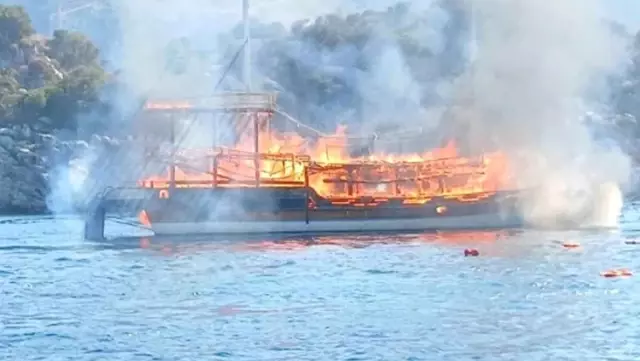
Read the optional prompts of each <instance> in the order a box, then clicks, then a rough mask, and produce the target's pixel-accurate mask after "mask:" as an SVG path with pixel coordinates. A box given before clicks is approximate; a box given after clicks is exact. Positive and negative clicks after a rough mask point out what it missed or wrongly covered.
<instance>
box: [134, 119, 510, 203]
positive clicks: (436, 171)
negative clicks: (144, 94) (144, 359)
mask: <svg viewBox="0 0 640 361" xmlns="http://www.w3.org/2000/svg"><path fill="white" fill-rule="evenodd" d="M256 131H257V132H258V136H257V137H256ZM348 143H349V138H348V137H347V134H346V128H344V127H340V128H338V129H337V131H336V132H335V134H333V135H331V136H325V137H319V138H317V139H314V140H309V139H305V138H304V137H302V136H300V135H299V134H297V133H291V132H289V133H283V132H277V131H275V130H273V129H270V128H268V127H257V126H256V128H254V131H253V132H251V131H249V132H245V133H244V134H242V135H241V136H240V138H239V140H238V141H237V142H236V144H235V146H233V147H231V148H229V147H215V148H210V149H185V150H182V151H180V152H179V153H178V154H177V155H176V157H175V163H174V164H173V166H169V167H168V169H167V171H166V172H165V173H164V174H161V175H155V176H151V177H147V178H145V179H143V180H141V181H140V182H139V185H140V186H142V187H150V188H159V189H162V188H168V187H169V186H170V185H171V184H172V183H173V185H174V186H175V187H178V188H183V187H198V188H203V187H204V188H212V187H306V186H309V187H311V188H313V189H314V190H315V191H316V192H317V193H318V194H319V195H321V196H323V197H326V198H328V199H330V200H331V201H332V202H334V203H336V204H340V203H341V202H342V203H344V204H355V205H357V204H359V203H362V199H364V198H369V200H368V201H367V204H371V203H375V202H378V201H384V200H388V199H391V198H401V199H403V201H404V202H405V203H407V204H411V203H413V204H423V203H426V202H428V201H429V200H430V199H431V198H432V197H434V196H445V197H451V198H456V199H459V200H460V201H470V202H472V201H476V200H478V199H481V198H484V197H489V196H490V195H492V194H493V193H494V192H496V191H498V190H500V189H505V188H506V187H507V177H506V175H507V160H506V157H505V155H504V154H502V153H500V152H495V153H487V154H483V155H481V156H478V157H473V158H467V157H461V156H459V154H458V152H457V148H456V145H455V143H454V142H453V141H451V142H449V143H448V144H447V145H446V146H445V147H442V148H437V149H433V150H431V151H429V152H425V153H423V154H404V155H397V154H384V153H375V152H374V153H373V154H369V155H366V156H360V157H353V156H350V155H349V151H348V150H349V149H348V145H349V144H348ZM256 147H257V149H258V152H256V151H255V150H256Z"/></svg>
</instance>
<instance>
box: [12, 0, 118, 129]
mask: <svg viewBox="0 0 640 361" xmlns="http://www.w3.org/2000/svg"><path fill="white" fill-rule="evenodd" d="M0 60H1V61H2V66H3V68H2V69H1V70H0V127H2V126H6V125H10V124H25V123H26V124H30V125H34V124H36V123H38V124H39V125H40V126H43V125H44V126H45V127H52V128H54V129H60V128H66V129H73V128H75V126H76V119H77V117H78V116H79V115H80V114H82V113H83V112H90V111H92V110H93V109H94V108H95V107H96V106H101V105H102V104H101V101H100V97H99V94H100V91H101V89H102V88H103V86H104V84H105V82H106V73H105V71H104V70H103V69H102V68H101V66H100V63H99V51H98V49H97V47H96V46H95V45H94V44H93V43H92V42H91V41H90V40H89V39H88V38H87V37H86V36H84V35H83V34H80V33H77V32H71V31H66V30H57V31H56V32H55V33H54V35H53V37H52V38H51V39H46V38H44V37H42V36H39V35H37V34H35V33H34V30H33V28H32V27H31V21H30V19H29V16H28V15H27V14H26V12H25V11H24V9H22V8H21V7H17V6H2V5H0ZM3 123H4V124H3Z"/></svg>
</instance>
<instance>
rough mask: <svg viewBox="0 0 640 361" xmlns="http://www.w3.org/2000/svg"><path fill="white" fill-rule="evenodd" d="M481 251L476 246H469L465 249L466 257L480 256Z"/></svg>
mask: <svg viewBox="0 0 640 361" xmlns="http://www.w3.org/2000/svg"><path fill="white" fill-rule="evenodd" d="M479 255H480V252H479V251H478V250H477V249H475V248H467V249H465V250H464V256H465V257H478V256H479Z"/></svg>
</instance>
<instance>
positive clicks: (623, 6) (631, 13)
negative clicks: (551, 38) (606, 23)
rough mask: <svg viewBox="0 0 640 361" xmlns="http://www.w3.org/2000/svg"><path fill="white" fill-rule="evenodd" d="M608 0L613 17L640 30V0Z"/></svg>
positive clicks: (631, 29)
mask: <svg viewBox="0 0 640 361" xmlns="http://www.w3.org/2000/svg"><path fill="white" fill-rule="evenodd" d="M556 1H558V0H556ZM606 1H607V2H608V3H609V4H608V6H609V9H610V11H611V14H610V16H611V18H613V19H615V20H617V21H619V22H620V23H622V24H624V25H625V26H627V28H628V29H629V30H630V31H638V30H640V0H606Z"/></svg>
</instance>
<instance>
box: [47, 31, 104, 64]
mask: <svg viewBox="0 0 640 361" xmlns="http://www.w3.org/2000/svg"><path fill="white" fill-rule="evenodd" d="M47 46H48V48H49V49H48V51H47V55H48V56H49V57H50V58H52V59H56V60H57V61H58V63H59V64H60V66H61V67H62V69H64V70H73V69H75V68H77V67H80V66H86V65H92V66H97V65H98V56H99V55H100V53H99V51H98V48H96V46H95V45H93V43H91V41H90V40H89V39H88V38H87V37H86V36H84V35H83V34H80V33H76V32H70V31H67V30H56V31H55V32H54V33H53V38H52V39H50V40H49V41H48V42H47Z"/></svg>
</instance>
